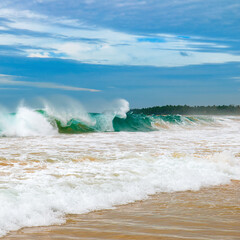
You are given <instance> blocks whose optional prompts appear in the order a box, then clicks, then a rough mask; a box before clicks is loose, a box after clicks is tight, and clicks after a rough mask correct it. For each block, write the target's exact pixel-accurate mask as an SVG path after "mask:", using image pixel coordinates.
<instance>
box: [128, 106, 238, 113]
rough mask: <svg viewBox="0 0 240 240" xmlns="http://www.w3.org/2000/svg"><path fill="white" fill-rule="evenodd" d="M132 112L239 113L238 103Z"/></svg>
mask: <svg viewBox="0 0 240 240" xmlns="http://www.w3.org/2000/svg"><path fill="white" fill-rule="evenodd" d="M130 112H132V113H135V114H145V115H152V114H154V115H170V114H171V115H176V114H180V115H240V105H219V106H216V105H213V106H187V105H166V106H155V107H148V108H141V109H137V108H136V109H131V111H130Z"/></svg>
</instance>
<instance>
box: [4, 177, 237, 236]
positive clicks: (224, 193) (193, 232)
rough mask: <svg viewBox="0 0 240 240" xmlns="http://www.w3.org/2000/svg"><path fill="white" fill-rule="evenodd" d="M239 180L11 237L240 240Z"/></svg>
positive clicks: (156, 197) (26, 230) (70, 217)
mask: <svg viewBox="0 0 240 240" xmlns="http://www.w3.org/2000/svg"><path fill="white" fill-rule="evenodd" d="M239 187H240V182H239V181H232V183H231V184H230V185H223V186H217V187H212V188H205V189H202V190H200V191H196V192H194V191H184V192H174V193H160V194H157V195H154V196H151V197H150V198H149V199H147V200H143V201H137V202H135V203H132V204H127V205H122V206H118V207H116V208H114V209H109V210H101V211H95V212H91V213H88V214H82V215H68V216H67V217H66V218H67V221H66V224H63V225H58V226H48V227H31V228H23V229H20V230H19V231H17V232H11V233H9V234H8V235H7V236H6V237H4V238H2V239H3V240H10V239H29V240H31V239H34V240H36V239H44V240H47V239H54V240H60V239H61V240H63V239H71V240H72V239H89V240H90V239H91V240H93V239H139V240H142V239H144V240H146V239H153V240H154V239H166V240H170V239H194V240H195V239H199V240H207V239H209V240H210V239H222V240H225V239H229V240H230V239H231V240H234V239H236V240H237V239H239V238H240V228H239V220H240V217H239V216H240V207H239V203H240V202H239V201H240V200H239V199H240V188H239Z"/></svg>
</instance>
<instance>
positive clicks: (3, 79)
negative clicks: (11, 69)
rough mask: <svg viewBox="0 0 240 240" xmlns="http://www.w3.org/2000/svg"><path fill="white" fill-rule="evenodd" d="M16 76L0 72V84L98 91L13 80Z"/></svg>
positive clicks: (95, 90) (87, 89)
mask: <svg viewBox="0 0 240 240" xmlns="http://www.w3.org/2000/svg"><path fill="white" fill-rule="evenodd" d="M16 78H19V76H13V75H5V74H0V85H4V86H28V87H36V88H52V89H60V90H66V91H88V92H99V91H100V90H97V89H90V88H80V87H73V86H66V85H61V84H57V83H52V82H51V83H50V82H28V81H18V80H15V79H16ZM5 89H6V88H5Z"/></svg>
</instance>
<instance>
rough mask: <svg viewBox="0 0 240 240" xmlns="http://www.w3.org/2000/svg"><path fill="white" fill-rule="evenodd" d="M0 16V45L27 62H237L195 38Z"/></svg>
mask: <svg viewBox="0 0 240 240" xmlns="http://www.w3.org/2000/svg"><path fill="white" fill-rule="evenodd" d="M140 2H141V4H144V1H140ZM140 2H139V3H140ZM0 15H2V16H3V17H5V18H8V19H9V20H10V21H9V22H7V23H6V26H3V28H6V27H8V28H9V29H12V31H13V33H11V34H10V33H9V34H6V33H5V34H0V45H5V46H13V47H16V48H19V49H20V50H21V51H22V53H23V54H24V55H25V56H28V57H36V58H49V57H52V56H54V57H59V58H64V59H74V60H78V61H81V62H85V63H94V64H109V65H141V66H143V65H147V66H158V67H174V66H186V65H198V64H209V63H227V62H234V61H235V62H240V56H239V55H234V54H231V53H227V52H223V51H224V50H226V49H227V48H228V46H226V45H222V44H218V43H217V42H213V40H212V41H211V42H208V41H204V39H203V38H200V37H196V36H194V37H190V38H188V37H178V36H175V35H170V34H155V35H150V36H139V35H134V34H128V33H123V32H117V31H113V30H109V29H100V28H95V27H91V26H84V25H83V24H82V23H80V22H79V21H78V20H76V19H70V18H69V19H67V18H54V17H48V16H45V15H41V14H36V13H34V12H31V11H28V10H26V11H17V10H14V9H0ZM83 27H85V28H83ZM14 29H18V30H20V31H21V30H28V31H32V32H35V33H38V35H37V36H34V35H33V34H31V33H26V32H25V33H24V34H21V35H19V34H18V35H15V34H14ZM39 35H40V36H39ZM144 38H145V39H146V41H144ZM141 39H143V41H140V40H141ZM154 40H159V41H154ZM211 49H212V51H211ZM216 50H217V51H216ZM182 51H184V52H186V55H185V56H183V55H182V54H180V52H182Z"/></svg>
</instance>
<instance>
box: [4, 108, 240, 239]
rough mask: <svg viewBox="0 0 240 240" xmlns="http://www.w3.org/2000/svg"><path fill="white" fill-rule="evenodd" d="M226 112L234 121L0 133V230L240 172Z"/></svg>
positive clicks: (59, 220)
mask: <svg viewBox="0 0 240 240" xmlns="http://www.w3.org/2000/svg"><path fill="white" fill-rule="evenodd" d="M25 111H26V109H24V108H23V109H20V110H19V114H20V113H21V114H24V116H26V114H30V116H32V112H31V113H28V111H27V112H25ZM21 114H20V115H21ZM34 116H35V115H34ZM37 116H38V115H37ZM225 119H226V121H227V122H228V123H229V121H232V122H233V126H234V128H229V127H228V125H227V126H226V127H224V126H225V125H224V124H223V123H224V122H225V120H224V119H223V120H222V123H221V125H217V126H212V127H211V128H209V127H206V126H202V125H201V127H196V128H190V129H183V128H182V129H181V128H180V129H172V130H170V131H158V132H150V133H140V132H138V133H124V132H120V133H93V134H81V135H56V136H38V137H27V138H21V141H19V139H18V138H0V145H1V149H0V166H1V168H0V206H1V208H0V235H4V234H6V233H7V232H8V231H10V230H16V229H19V228H21V227H24V226H39V225H50V224H60V223H63V222H64V216H65V214H71V213H73V214H79V213H86V212H89V211H93V210H97V209H107V208H111V207H113V206H115V205H117V204H125V203H128V202H133V201H136V200H140V199H144V198H147V197H148V195H150V194H154V193H157V192H174V191H185V190H194V191H196V190H199V189H200V188H202V187H209V186H213V185H219V184H226V183H229V182H230V180H231V179H235V180H237V179H238V180H240V158H239V137H238V135H237V133H238V132H239V128H240V122H239V118H235V119H231V118H225ZM33 122H35V121H33Z"/></svg>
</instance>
